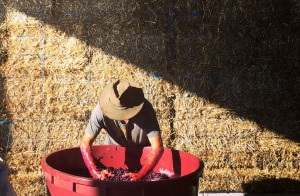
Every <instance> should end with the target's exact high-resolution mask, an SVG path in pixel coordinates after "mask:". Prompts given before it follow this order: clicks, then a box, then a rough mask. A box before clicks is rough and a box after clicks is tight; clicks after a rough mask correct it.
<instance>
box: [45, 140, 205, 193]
mask: <svg viewBox="0 0 300 196" xmlns="http://www.w3.org/2000/svg"><path fill="white" fill-rule="evenodd" d="M92 149H93V154H94V156H95V157H96V158H101V163H102V164H103V165H104V166H106V167H114V168H126V169H133V170H134V169H140V168H141V166H142V164H143V163H144V162H145V161H146V160H147V157H148V155H149V153H150V151H151V147H134V148H125V147H121V146H118V145H95V146H93V147H92ZM41 164H42V169H43V172H44V175H45V179H46V184H47V188H48V190H49V194H51V195H53V196H60V195H63V196H67V195H68V196H73V195H74V196H75V195H76V196H87V195H88V196H96V195H97V196H127V195H128V196H160V195H161V196H166V195H172V196H182V195H184V196H198V185H199V178H200V176H201V175H202V171H203V162H202V161H201V160H200V159H199V158H198V157H196V156H194V155H191V154H189V153H186V152H183V151H177V150H173V149H169V148H165V150H164V153H163V155H162V157H161V159H160V161H159V162H158V164H157V165H156V167H155V168H154V171H155V172H159V170H160V169H164V170H168V171H170V172H173V173H175V174H176V176H177V177H174V178H171V179H167V180H159V181H147V182H145V181H138V182H113V181H102V180H97V179H93V178H91V176H90V174H89V172H88V170H87V168H86V166H85V164H84V162H83V159H82V157H81V153H80V149H79V147H76V148H68V149H63V150H58V151H55V152H52V153H49V154H46V155H45V156H44V157H43V158H42V161H41Z"/></svg>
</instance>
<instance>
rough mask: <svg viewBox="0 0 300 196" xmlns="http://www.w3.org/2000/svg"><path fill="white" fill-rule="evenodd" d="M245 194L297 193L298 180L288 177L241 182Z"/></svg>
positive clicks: (298, 190)
mask: <svg viewBox="0 0 300 196" xmlns="http://www.w3.org/2000/svg"><path fill="white" fill-rule="evenodd" d="M243 190H244V193H246V194H245V195H247V196H253V195H257V194H258V193H299V192H300V181H297V180H292V179H289V178H282V179H275V178H274V179H272V178H271V179H262V180H259V181H253V182H250V183H246V184H243Z"/></svg>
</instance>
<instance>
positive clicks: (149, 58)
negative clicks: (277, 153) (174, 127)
mask: <svg viewBox="0 0 300 196" xmlns="http://www.w3.org/2000/svg"><path fill="white" fill-rule="evenodd" d="M47 2H48V3H49V2H50V3H49V4H47V5H45V4H42V3H40V4H37V1H33V0H25V1H23V2H22V3H19V2H14V1H10V3H8V4H11V5H12V6H13V7H14V8H15V9H17V10H19V11H21V12H23V13H25V14H27V15H29V16H32V17H35V18H37V19H40V20H41V21H43V22H45V23H46V24H50V25H52V26H53V27H55V28H57V29H58V30H60V31H63V32H65V33H67V34H68V35H70V36H76V37H77V38H79V39H81V40H83V41H86V42H87V43H88V44H90V45H91V46H94V47H97V48H100V49H101V50H103V51H105V52H106V53H107V54H109V55H112V56H117V57H120V58H123V59H124V60H126V61H127V62H130V63H133V64H135V65H136V66H139V67H141V68H143V69H145V70H146V71H148V72H149V74H153V75H155V76H157V78H158V79H162V80H166V81H168V82H170V83H173V84H176V85H178V86H181V87H182V88H183V89H185V90H186V91H189V92H192V93H194V94H195V95H197V96H201V97H203V98H205V99H207V100H209V101H211V102H214V103H216V104H218V105H220V106H222V107H225V108H228V109H230V110H231V111H233V112H234V113H235V114H236V115H237V116H239V117H240V118H241V119H243V118H244V119H250V120H253V121H255V122H256V123H258V124H259V125H260V126H261V127H262V128H267V129H270V130H272V131H274V132H276V133H277V134H279V135H282V136H284V137H286V138H288V139H290V140H292V141H295V142H300V125H299V116H300V114H299V111H300V110H299V103H300V100H299V97H300V96H299V94H300V87H299V86H300V74H299V62H300V55H299V54H300V49H299V46H300V43H299V42H300V41H299V37H298V36H297V35H298V34H297V32H299V24H298V23H297V21H299V10H300V5H299V3H297V1H293V0H287V1H275V0H274V1H268V2H264V1H263V2H261V1H257V2H256V1H251V2H249V3H245V2H244V1H243V2H238V1H229V2H228V1H224V2H219V1H218V2H219V3H217V2H214V1H209V2H207V1H190V4H189V6H188V5H187V4H185V3H184V2H185V1H184V2H181V1H175V0H174V1H169V4H168V2H167V1H144V0H137V1H135V2H136V4H131V3H128V5H123V4H122V3H116V2H114V1H111V2H109V1H107V2H105V4H101V3H100V2H94V1H92V0H91V1H82V2H81V4H79V5H76V6H75V5H72V4H71V3H70V2H72V1H66V2H61V1H58V0H53V1H47ZM170 2H171V3H170ZM77 3H78V2H77ZM120 4H122V6H120ZM130 6H132V7H130ZM121 8H125V9H123V10H122V9H121ZM130 8H131V9H130ZM118 9H119V10H118ZM169 10H171V12H170V13H174V15H172V14H169V15H168V11H169ZM168 16H169V17H168ZM167 29H169V31H167ZM162 34H165V37H164V38H165V39H160V38H161V35H162ZM173 35H174V37H172V36H173ZM173 38H174V39H173ZM149 43H153V44H149ZM145 46H147V47H145ZM170 46H171V47H170ZM162 51H163V53H162ZM170 54H171V55H170ZM139 57H141V58H139ZM91 58H93V54H91ZM166 60H167V61H168V63H166ZM92 79H96V78H92ZM175 115H176V113H175Z"/></svg>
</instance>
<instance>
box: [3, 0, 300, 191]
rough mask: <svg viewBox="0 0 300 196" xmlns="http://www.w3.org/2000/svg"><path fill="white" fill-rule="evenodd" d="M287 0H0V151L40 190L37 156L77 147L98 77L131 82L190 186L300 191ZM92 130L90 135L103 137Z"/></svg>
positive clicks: (15, 173)
mask: <svg viewBox="0 0 300 196" xmlns="http://www.w3.org/2000/svg"><path fill="white" fill-rule="evenodd" d="M299 10H300V3H299V1H297V0H287V1H275V0H270V1H259V0H250V1H236V0H222V1H217V0H215V1H206V0H185V1H175V0H168V1H166V0H153V1H142V0H135V1H128V0H122V1H119V0H118V1H117V0H110V1H108V0H87V1H83V0H72V1H68V0H24V1H19V0H4V1H1V2H0V52H1V53H0V78H1V83H0V96H1V102H0V145H1V146H0V155H1V157H4V158H5V159H6V162H7V164H8V166H9V168H10V171H11V174H10V178H9V179H10V181H11V183H12V186H13V187H14V189H15V190H16V192H17V193H18V195H45V194H46V189H45V183H44V178H43V174H42V170H41V166H40V161H41V158H42V156H43V155H45V154H46V153H49V152H52V151H54V150H58V149H62V148H68V147H74V146H78V145H79V143H80V139H81V137H82V135H83V133H84V130H85V126H86V123H87V121H88V119H89V115H90V112H91V110H92V109H93V107H94V106H95V104H96V103H97V101H98V98H99V95H100V93H101V91H102V89H103V87H104V86H105V85H106V84H107V83H108V82H111V81H114V80H116V79H118V78H127V79H132V80H134V81H136V82H137V83H138V84H140V85H141V86H142V87H143V89H144V92H145V96H146V98H147V99H148V100H149V101H150V102H151V103H152V104H153V106H154V108H155V110H156V112H157V117H158V120H159V123H160V126H161V130H162V135H163V142H164V145H165V147H169V148H175V149H178V150H182V151H186V152H189V153H192V154H194V155H197V156H199V157H200V158H201V159H202V160H203V161H204V163H205V169H204V175H203V177H202V178H201V179H200V185H199V191H201V192H210V191H213V192H215V191H226V192H243V191H244V192H272V191H273V192H279V191H291V192H300V188H299V187H300V186H299V184H300V171H299V169H300V168H299V165H300V164H299V160H300V146H299V142H300V125H299V116H300V114H299V101H300V100H299V97H300V96H299V94H300V90H299V81H300V78H299V75H300V74H299V62H300V61H299V60H300V59H299V58H300V57H299V56H300V55H299V54H300V53H299V51H300V49H299V45H300V43H299V18H300V17H299V13H300V11H299ZM103 138H104V133H103V132H102V133H101V134H100V136H99V139H98V140H97V143H102V142H103Z"/></svg>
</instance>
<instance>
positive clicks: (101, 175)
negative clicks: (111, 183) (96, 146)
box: [96, 169, 114, 180]
mask: <svg viewBox="0 0 300 196" xmlns="http://www.w3.org/2000/svg"><path fill="white" fill-rule="evenodd" d="M107 177H114V174H112V173H111V172H109V171H107V169H104V170H101V171H98V172H96V178H97V179H100V180H105V179H106V178H107Z"/></svg>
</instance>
